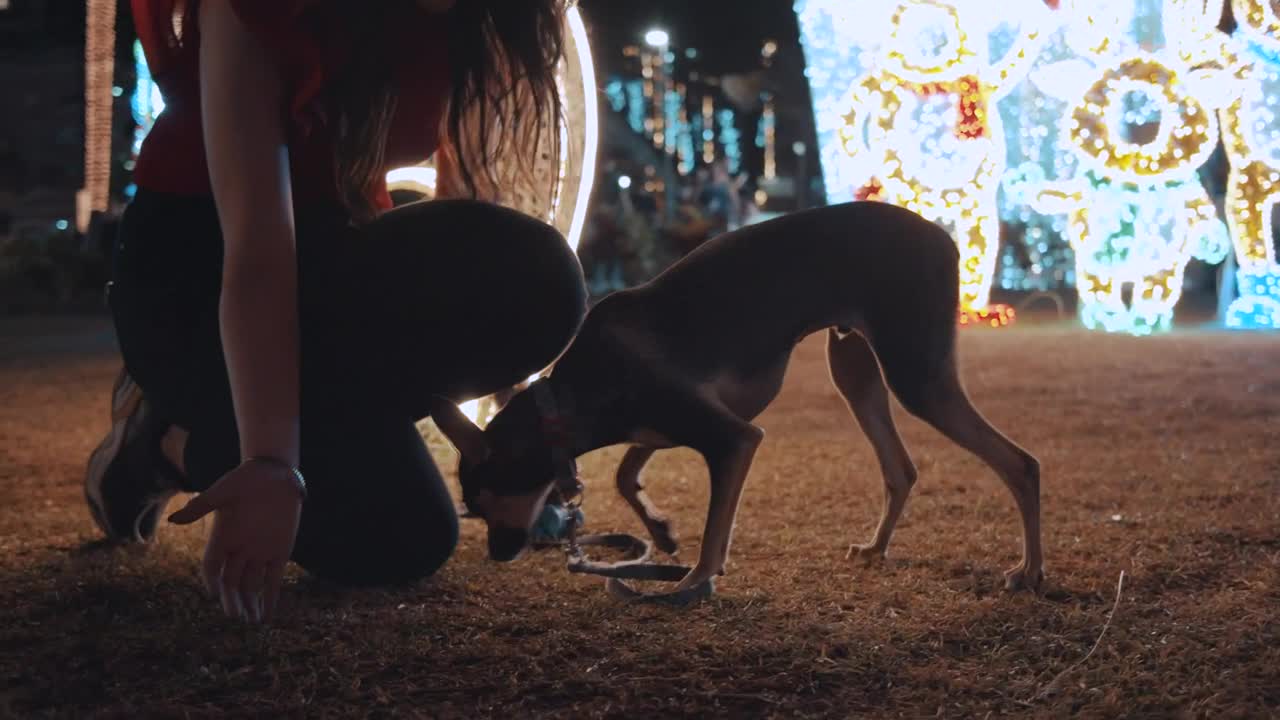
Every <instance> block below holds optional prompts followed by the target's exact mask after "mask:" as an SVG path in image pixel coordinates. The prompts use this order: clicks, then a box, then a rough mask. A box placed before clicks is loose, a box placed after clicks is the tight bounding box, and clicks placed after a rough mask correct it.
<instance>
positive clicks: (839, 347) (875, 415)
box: [827, 329, 916, 563]
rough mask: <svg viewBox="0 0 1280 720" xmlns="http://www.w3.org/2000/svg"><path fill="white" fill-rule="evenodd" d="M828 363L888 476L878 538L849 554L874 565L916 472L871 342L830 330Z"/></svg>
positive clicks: (882, 469)
mask: <svg viewBox="0 0 1280 720" xmlns="http://www.w3.org/2000/svg"><path fill="white" fill-rule="evenodd" d="M827 362H828V365H829V367H830V370H831V379H832V381H833V382H834V383H835V386H836V389H838V390H839V391H840V394H841V395H842V396H844V399H845V402H846V403H848V404H849V410H850V411H852V412H853V415H854V417H856V418H857V419H858V424H859V425H861V426H862V431H863V432H864V433H866V435H867V439H869V440H870V441H871V447H872V448H873V449H874V450H875V453H876V459H877V460H878V461H879V462H880V471H881V473H882V474H883V476H884V508H883V512H882V513H881V515H880V524H879V525H878V526H877V527H876V533H875V536H874V537H872V539H871V542H869V543H867V544H865V545H854V546H852V547H850V548H849V554H850V556H852V555H853V554H854V553H855V552H856V553H857V555H858V557H859V558H861V559H862V560H863V561H864V562H868V563H869V562H871V561H873V560H878V559H883V558H884V556H885V552H886V550H887V549H888V547H889V540H890V538H891V537H892V536H893V529H894V527H895V526H896V525H897V523H898V518H899V517H901V515H902V510H903V508H905V507H906V505H907V497H908V496H909V495H910V494H911V487H912V486H913V485H914V484H915V481H916V468H915V465H914V464H912V462H911V456H910V455H909V454H908V453H907V448H906V446H905V445H903V443H902V437H901V436H900V435H899V434H898V428H897V427H896V426H895V425H894V423H893V414H892V413H891V412H890V410H889V390H888V389H887V388H886V387H885V384H884V377H883V376H882V375H881V374H880V363H879V362H877V360H876V355H875V353H874V352H873V351H872V350H871V346H870V345H869V344H867V340H866V338H864V337H863V336H862V335H860V334H858V333H850V334H848V335H845V336H844V337H840V335H839V334H837V333H836V331H835V330H834V329H832V330H830V331H829V332H828V334H827Z"/></svg>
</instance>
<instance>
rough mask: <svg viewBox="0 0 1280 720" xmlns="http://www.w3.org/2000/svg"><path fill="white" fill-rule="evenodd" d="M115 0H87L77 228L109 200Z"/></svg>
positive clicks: (86, 225)
mask: <svg viewBox="0 0 1280 720" xmlns="http://www.w3.org/2000/svg"><path fill="white" fill-rule="evenodd" d="M115 49H116V0H89V3H88V5H87V6H86V9H85V45H84V188H83V189H81V190H80V192H78V193H77V194H76V229H78V230H79V231H80V232H88V230H89V219H90V216H91V215H92V213H94V212H95V211H96V212H104V211H106V210H107V208H108V205H109V204H110V200H111V136H112V131H111V115H112V113H111V110H112V106H113V96H112V92H111V88H112V86H113V85H114V84H115V83H114V79H113V78H114V75H115V67H116V63H115Z"/></svg>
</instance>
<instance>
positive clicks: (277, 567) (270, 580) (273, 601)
mask: <svg viewBox="0 0 1280 720" xmlns="http://www.w3.org/2000/svg"><path fill="white" fill-rule="evenodd" d="M282 583H284V561H283V560H273V561H271V562H269V563H267V567H266V576H265V578H264V585H263V589H262V590H263V606H264V608H263V609H264V611H265V617H266V619H267V620H270V619H271V618H273V617H275V615H276V606H277V605H278V604H279V602H280V585H281V584H282Z"/></svg>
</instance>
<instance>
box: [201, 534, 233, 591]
mask: <svg viewBox="0 0 1280 720" xmlns="http://www.w3.org/2000/svg"><path fill="white" fill-rule="evenodd" d="M226 563H227V552H226V544H225V543H223V541H222V534H221V533H219V532H217V531H216V527H215V532H213V533H212V534H211V535H210V536H209V544H208V545H206V546H205V549H204V564H203V565H202V566H201V574H202V575H203V576H204V587H205V590H207V591H208V592H209V595H211V596H214V597H217V596H218V594H219V592H220V590H219V587H220V586H221V585H222V568H223V566H224V565H226Z"/></svg>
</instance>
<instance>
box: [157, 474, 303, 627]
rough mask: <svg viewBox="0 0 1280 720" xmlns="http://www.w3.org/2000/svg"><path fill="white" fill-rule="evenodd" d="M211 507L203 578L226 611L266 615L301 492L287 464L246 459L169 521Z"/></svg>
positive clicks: (189, 518) (193, 517) (288, 549)
mask: <svg viewBox="0 0 1280 720" xmlns="http://www.w3.org/2000/svg"><path fill="white" fill-rule="evenodd" d="M209 513H214V516H213V532H212V533H211V534H210V535H209V544H208V545H207V546H206V547H205V552H204V581H205V586H206V587H207V588H209V593H210V594H212V595H217V596H220V597H221V599H222V609H223V611H224V612H226V614H227V615H229V616H231V617H240V618H243V619H246V620H249V621H251V622H262V621H264V620H267V619H270V618H271V617H272V616H273V615H274V614H275V610H276V603H277V601H278V599H279V597H280V584H281V582H282V580H283V576H284V566H285V563H287V562H288V561H289V556H290V555H291V554H292V553H293V542H294V539H295V537H296V536H297V534H298V520H299V518H300V517H301V515H302V494H301V493H300V492H299V488H298V485H297V483H296V481H295V480H294V478H293V477H292V473H291V471H290V470H288V469H286V468H284V467H277V466H274V465H269V464H265V463H256V462H248V463H245V464H243V465H241V466H240V467H238V468H236V469H235V470H232V471H231V472H229V473H227V474H226V475H223V476H222V479H220V480H218V482H216V483H214V484H213V485H212V486H211V487H210V488H209V489H208V490H206V491H204V492H203V493H200V494H199V495H197V496H196V497H194V498H192V500H191V502H189V503H187V505H186V506H185V507H183V508H182V509H181V510H179V511H177V512H175V513H173V514H172V515H170V516H169V522H172V523H175V524H178V525H189V524H191V523H193V522H195V521H197V520H199V519H200V518H202V517H204V516H205V515H208V514H209Z"/></svg>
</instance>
